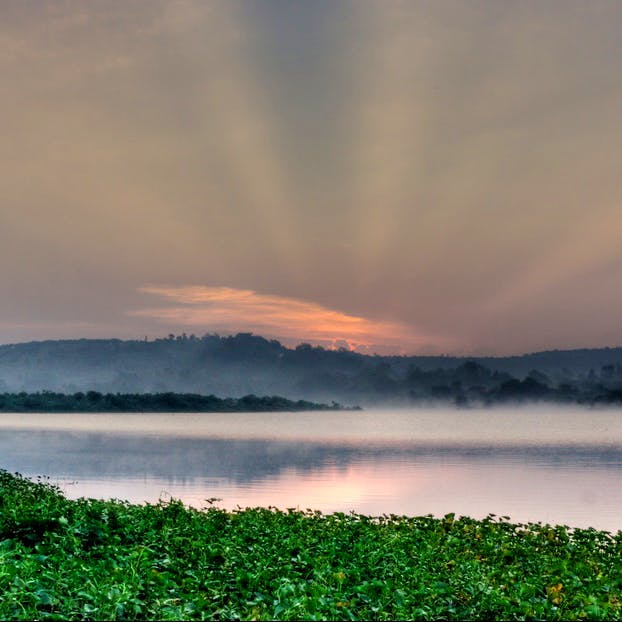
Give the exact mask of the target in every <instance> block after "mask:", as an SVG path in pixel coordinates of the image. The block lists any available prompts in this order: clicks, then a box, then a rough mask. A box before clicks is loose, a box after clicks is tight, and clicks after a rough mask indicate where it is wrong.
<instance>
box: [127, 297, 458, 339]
mask: <svg viewBox="0 0 622 622" xmlns="http://www.w3.org/2000/svg"><path fill="white" fill-rule="evenodd" d="M140 291H141V292H142V293H145V294H151V295H155V296H158V297H159V298H160V299H162V300H163V301H170V302H172V303H173V306H161V307H150V308H146V309H139V310H135V311H131V312H130V313H131V314H132V315H134V316H137V317H147V318H155V319H157V320H160V321H162V322H164V323H166V324H169V325H171V326H175V327H177V328H183V329H186V328H189V329H193V330H202V331H203V332H219V333H224V334H228V333H235V332H253V333H256V334H261V335H265V336H269V337H277V338H279V339H282V340H283V341H284V342H288V343H291V342H295V343H300V342H303V341H306V342H310V343H314V344H321V345H323V346H325V347H329V348H330V347H346V348H350V349H356V350H361V351H367V350H370V349H371V350H373V349H374V348H381V347H382V345H385V346H387V345H388V346H391V347H392V348H393V350H394V351H400V350H404V351H408V350H412V349H415V348H419V349H421V348H422V349H424V350H425V349H426V348H430V347H438V345H439V344H443V343H444V341H443V340H442V339H439V338H438V337H436V338H430V337H425V336H422V335H417V334H416V333H415V332H414V331H413V329H412V328H411V327H409V326H408V325H406V324H402V323H399V322H388V321H382V320H373V319H369V318H364V317H358V316H354V315H348V314H346V313H342V312H340V311H335V310H332V309H328V308H326V307H323V306H321V305H318V304H316V303H313V302H308V301H304V300H297V299H295V298H287V297H284V296H274V295H266V294H260V293H257V292H255V291H253V290H242V289H233V288H231V287H200V286H189V287H155V286H146V287H141V288H140ZM445 345H446V344H445Z"/></svg>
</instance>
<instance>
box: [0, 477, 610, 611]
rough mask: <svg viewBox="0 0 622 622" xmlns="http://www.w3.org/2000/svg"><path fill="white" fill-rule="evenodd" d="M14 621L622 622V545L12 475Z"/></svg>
mask: <svg viewBox="0 0 622 622" xmlns="http://www.w3.org/2000/svg"><path fill="white" fill-rule="evenodd" d="M0 559H1V562H0V618H2V619H40V620H41V619H71V620H79V619H92V620H100V619H206V618H207V619H237V618H242V619H272V618H274V619H292V618H296V619H300V618H303V619H345V620H352V619H361V618H368V619H411V618H412V619H439V618H445V619H550V620H553V619H564V620H570V619H584V618H588V619H620V617H621V616H622V532H618V534H617V535H612V534H609V533H607V532H602V531H595V530H593V529H575V530H572V529H569V528H567V527H562V526H557V527H551V526H548V525H541V524H529V525H514V524H511V523H509V522H507V521H506V520H505V519H503V518H502V519H496V518H494V517H492V516H490V517H489V518H487V519H485V520H483V521H476V520H472V519H469V518H459V519H456V518H455V517H454V516H453V515H447V516H446V517H445V518H443V519H434V518H431V517H421V518H408V517H398V516H388V517H387V516H383V517H379V518H370V517H367V516H359V515H354V514H339V513H337V514H331V515H323V514H321V513H319V512H312V511H310V510H308V511H306V512H298V511H293V510H288V511H285V512H283V511H277V510H274V509H246V510H240V511H235V512H226V511H224V510H221V509H218V508H216V507H213V506H210V507H208V508H207V509H205V510H202V511H199V510H192V509H186V508H185V507H184V506H183V505H182V504H181V503H180V502H179V501H171V502H161V503H159V504H157V505H144V506H137V505H130V504H128V503H123V502H113V501H95V500H85V499H81V500H78V501H69V500H67V499H65V498H64V497H63V496H62V495H61V494H60V492H59V491H58V489H56V488H55V487H53V486H50V485H49V484H45V483H40V482H39V483H33V482H30V481H28V480H26V479H24V478H22V477H20V476H14V475H10V474H8V473H6V472H3V471H0Z"/></svg>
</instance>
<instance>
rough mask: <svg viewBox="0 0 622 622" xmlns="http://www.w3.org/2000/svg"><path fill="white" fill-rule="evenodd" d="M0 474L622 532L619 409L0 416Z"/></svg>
mask: <svg viewBox="0 0 622 622" xmlns="http://www.w3.org/2000/svg"><path fill="white" fill-rule="evenodd" d="M0 468H3V469H5V470H8V471H11V472H15V471H17V472H19V473H22V474H23V475H26V476H28V477H36V476H39V475H41V476H48V477H49V478H50V480H51V481H52V482H53V483H56V484H58V485H60V487H61V488H62V490H63V491H64V492H65V494H66V495H67V496H68V497H70V498H77V497H81V496H88V497H101V498H118V499H126V500H129V501H132V502H156V501H157V500H158V499H170V498H171V497H174V498H178V499H181V500H183V501H184V502H185V503H187V504H190V505H193V506H196V507H205V506H206V505H208V503H209V502H208V501H207V500H208V499H213V498H218V499H220V501H217V502H216V503H217V505H218V506H220V507H224V508H228V509H233V508H236V507H238V506H239V507H247V506H276V507H279V508H300V509H303V510H304V509H307V508H312V509H319V510H322V511H323V512H332V511H344V512H349V511H355V512H358V513H363V514H372V515H380V514H391V513H393V514H409V515H423V514H434V515H436V516H442V515H444V514H446V513H449V512H455V513H456V514H458V515H468V516H472V517H474V518H483V517H485V516H486V515H487V514H489V513H494V514H496V515H498V516H509V517H510V518H511V519H512V520H513V521H517V522H529V521H531V522H538V521H542V522H549V523H560V524H566V525H569V526H572V527H594V528H597V529H606V530H610V531H617V530H619V529H622V412H621V411H620V410H617V411H616V410H590V409H579V408H577V409H571V408H566V407H564V408H529V409H518V408H514V409H465V410H454V409H442V408H428V409H424V408H421V409H410V410H368V411H355V412H305V413H235V414H231V413H203V414H151V413H149V414H62V415H57V414H2V415H0Z"/></svg>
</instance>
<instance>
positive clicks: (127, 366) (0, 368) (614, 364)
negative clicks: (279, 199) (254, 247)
mask: <svg viewBox="0 0 622 622" xmlns="http://www.w3.org/2000/svg"><path fill="white" fill-rule="evenodd" d="M508 383H509V384H508ZM512 383H514V384H512ZM516 383H518V384H516ZM534 383H535V384H534ZM89 390H92V391H99V392H102V393H109V392H111V393H117V392H121V393H163V392H172V391H174V392H180V393H197V394H201V395H209V394H214V395H218V396H227V397H241V396H244V395H248V394H256V395H282V396H284V397H287V398H289V399H296V400H298V399H312V400H319V401H329V402H330V401H332V400H336V401H339V402H342V403H374V402H376V403H379V402H393V401H412V400H418V399H428V398H432V399H450V400H458V401H460V400H463V399H466V400H469V399H477V397H478V396H483V395H494V396H497V397H498V395H501V396H517V395H518V397H520V396H521V395H522V394H523V393H524V394H526V395H528V396H530V395H532V394H533V395H535V396H536V397H538V396H549V397H552V396H553V397H555V398H557V397H559V396H566V397H568V396H574V397H572V399H575V398H576V397H577V396H588V397H589V398H590V399H592V398H598V399H600V398H602V399H604V400H605V401H606V396H608V395H609V394H610V392H611V391H614V392H615V391H622V348H605V349H590V350H588V349H586V350H567V351H550V352H539V353H534V354H527V355H523V356H514V357H498V358H493V357H468V358H464V357H462V358H461V357H450V356H435V357H432V356H410V357H399V356H367V355H363V354H358V353H355V352H349V351H345V350H340V351H332V350H325V349H323V348H319V347H311V346H309V345H301V346H298V347H297V348H294V349H290V348H286V347H284V346H282V345H281V344H280V343H279V342H278V341H274V340H267V339H264V338H262V337H259V336H256V335H251V334H247V333H241V334H238V335H235V336H232V337H219V336H215V335H208V336H205V337H202V338H197V337H194V336H190V337H188V336H185V335H182V336H177V337H175V336H170V337H169V338H166V339H157V340H152V341H121V340H118V339H106V340H94V339H80V340H62V341H42V342H31V343H22V344H13V345H5V346H0V392H19V391H27V392H35V391H59V392H64V393H75V392H79V391H89ZM495 399H496V397H495ZM569 399H570V398H569Z"/></svg>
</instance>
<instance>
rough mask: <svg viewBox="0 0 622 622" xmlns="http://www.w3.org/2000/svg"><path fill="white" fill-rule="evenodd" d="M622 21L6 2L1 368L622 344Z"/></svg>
mask: <svg viewBox="0 0 622 622" xmlns="http://www.w3.org/2000/svg"><path fill="white" fill-rule="evenodd" d="M621 20H622V4H619V3H611V2H606V1H604V0H595V1H594V2H590V3H585V2H580V1H578V0H563V1H562V0H551V1H549V2H546V3H538V2H530V1H527V2H521V3H495V2H492V1H484V0H475V1H474V2H469V3H464V2H459V1H457V0H438V1H436V2H434V3H429V2H417V1H415V2H409V3H403V2H399V1H397V0H395V1H392V0H389V1H387V2H373V1H369V0H358V1H353V0H334V1H321V0H320V1H318V2H313V3H310V2H297V3H293V2H282V1H280V0H267V1H266V2H262V3H251V2H240V1H237V0H213V1H210V2H202V1H201V0H177V1H173V0H152V1H151V2H149V3H145V2H139V1H137V0H106V1H102V0H94V1H92V2H89V3H84V2H80V1H79V0H36V1H35V0H32V1H31V0H25V1H24V0H5V1H4V2H2V3H1V4H0V50H1V51H2V54H0V68H1V69H2V75H3V79H2V81H1V82H0V89H1V91H0V94H1V97H0V113H1V114H2V118H3V121H4V136H3V138H4V140H3V142H2V144H0V158H1V160H2V167H3V168H2V179H3V192H2V198H3V203H2V208H1V209H0V242H1V243H0V261H1V262H2V266H3V269H2V270H1V271H0V293H1V295H0V343H20V342H26V341H33V340H43V339H63V338H92V337H100V338H122V339H128V338H131V339H143V338H144V337H145V336H148V337H149V338H154V337H162V336H165V335H166V334H168V333H175V334H180V333H182V332H186V333H188V334H190V333H195V334H197V335H203V334H205V333H220V334H234V333H237V332H253V333H255V334H259V335H262V336H265V337H267V338H275V339H278V340H279V341H281V342H282V343H284V344H286V345H288V346H291V345H295V344H296V343H300V342H310V343H313V344H319V345H323V346H325V347H332V348H336V347H337V348H338V347H349V348H355V349H357V350H359V351H362V352H370V353H371V352H380V353H397V354H448V355H466V356H482V355H496V356H503V355H511V354H522V353H528V352H538V351H544V350H552V349H574V348H598V347H615V346H618V345H620V344H622V337H621V335H622V332H621V329H620V321H619V317H620V312H621V311H622V289H621V288H620V287H619V275H620V273H621V270H622V252H621V251H620V240H621V239H622V210H621V209H620V205H621V203H622V186H621V185H620V184H619V172H620V170H622V148H621V147H620V145H622V142H621V140H620V139H621V136H620V134H621V133H622V73H621V72H620V71H619V67H618V65H619V60H618V59H619V58H620V57H621V55H622V38H620V36H619V28H618V25H619V24H620V23H621Z"/></svg>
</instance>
